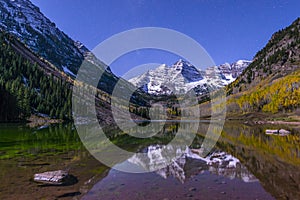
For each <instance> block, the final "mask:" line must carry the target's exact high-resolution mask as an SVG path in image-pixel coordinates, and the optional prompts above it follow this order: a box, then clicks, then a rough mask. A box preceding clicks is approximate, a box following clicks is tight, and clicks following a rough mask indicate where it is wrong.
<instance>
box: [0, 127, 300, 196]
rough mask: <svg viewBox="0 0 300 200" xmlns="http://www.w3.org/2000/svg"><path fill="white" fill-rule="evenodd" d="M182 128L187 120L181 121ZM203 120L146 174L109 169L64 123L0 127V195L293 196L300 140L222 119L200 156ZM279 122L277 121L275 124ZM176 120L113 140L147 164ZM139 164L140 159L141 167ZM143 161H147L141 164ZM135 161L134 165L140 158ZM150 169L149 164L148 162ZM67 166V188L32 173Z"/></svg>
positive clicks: (298, 179) (299, 176)
mask: <svg viewBox="0 0 300 200" xmlns="http://www.w3.org/2000/svg"><path fill="white" fill-rule="evenodd" d="M181 128H183V130H187V131H188V130H189V124H188V122H186V124H184V125H182V124H181ZM207 128H208V124H206V123H203V124H201V127H200V128H199V130H198V136H197V137H196V139H195V140H194V142H193V144H192V145H190V148H186V149H184V150H183V151H182V152H181V154H182V156H180V157H179V158H178V159H177V160H175V161H174V162H173V163H171V164H170V165H168V166H167V167H164V168H162V169H159V170H153V172H151V173H140V174H130V173H126V172H120V171H117V170H115V169H110V168H108V167H106V166H105V165H103V164H101V163H100V162H99V161H97V160H96V159H95V158H93V157H92V156H91V155H90V154H89V152H88V151H87V150H86V149H85V147H84V146H83V145H82V143H81V141H80V138H79V137H78V135H77V133H76V131H75V129H74V126H73V125H71V124H65V125H64V124H60V125H53V126H50V127H40V128H28V127H27V126H26V125H22V124H1V125H0V168H1V170H0V198H1V199H43V198H44V199H57V198H63V199H74V198H75V199H80V198H83V199H132V200H133V199H297V198H298V197H299V196H300V188H299V186H300V151H299V147H300V145H299V144H300V139H299V133H297V132H296V131H294V130H293V127H283V128H286V129H290V130H292V135H289V136H285V137H279V136H270V135H266V134H264V130H265V129H272V128H278V127H275V126H273V125H256V126H254V127H253V126H246V125H244V124H239V123H226V124H225V126H224V129H223V132H222V135H221V137H220V138H219V140H218V143H217V144H216V146H215V148H214V149H213V150H212V151H211V152H210V153H209V154H208V155H207V156H206V157H204V158H201V157H199V155H198V154H197V151H195V150H197V149H199V148H200V147H201V143H202V142H203V136H205V133H206V130H207ZM280 128H282V127H280ZM178 129H180V126H179V125H178V123H176V122H172V123H169V124H168V125H167V126H166V127H164V129H163V131H161V132H160V133H159V134H158V135H157V136H156V137H155V138H154V139H151V140H147V139H133V138H131V137H128V136H126V135H122V136H119V135H118V134H117V131H116V132H115V133H114V134H113V136H112V140H113V141H114V143H115V144H117V145H118V146H120V147H122V148H126V149H128V150H130V151H133V152H149V153H148V155H150V157H151V158H152V162H151V163H161V162H162V160H159V159H154V158H155V156H153V155H157V149H159V148H163V147H164V145H166V144H167V143H168V142H169V141H170V140H171V139H172V138H174V135H175V134H176V132H177V131H178ZM111 132H112V131H111ZM143 162H146V163H147V160H145V158H140V157H130V158H128V159H125V160H120V161H119V162H118V163H115V165H116V166H123V167H128V166H130V167H132V166H133V165H137V163H143ZM144 166H145V165H144ZM146 166H147V165H146ZM136 167H141V165H140V164H139V165H138V166H136ZM148 167H149V166H148ZM59 169H66V170H69V172H70V173H71V174H72V175H74V176H75V177H77V179H78V182H76V183H74V184H73V185H67V186H42V185H39V184H37V183H35V182H33V181H32V177H33V175H34V174H35V173H40V172H44V171H50V170H59Z"/></svg>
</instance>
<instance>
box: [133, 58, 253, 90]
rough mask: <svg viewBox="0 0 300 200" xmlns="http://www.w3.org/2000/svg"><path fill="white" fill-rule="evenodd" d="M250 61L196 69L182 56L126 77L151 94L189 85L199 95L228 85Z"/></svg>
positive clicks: (182, 88)
mask: <svg viewBox="0 0 300 200" xmlns="http://www.w3.org/2000/svg"><path fill="white" fill-rule="evenodd" d="M250 63H251V61H246V60H239V61H237V62H235V63H232V64H229V63H226V64H223V65H220V66H214V67H209V68H207V69H206V70H205V71H202V70H199V69H198V68H196V67H195V66H193V65H192V64H190V63H188V62H187V61H184V60H179V61H178V62H176V63H175V64H173V65H172V66H171V67H169V66H167V65H165V64H163V65H161V66H159V67H158V68H156V69H154V70H149V71H147V72H146V73H144V74H142V75H140V76H138V77H134V78H132V79H130V80H129V82H131V83H132V84H134V85H135V86H137V87H139V88H142V90H144V91H145V92H148V93H150V94H154V95H170V94H184V93H186V92H188V91H190V90H192V89H194V90H195V92H196V93H197V94H199V95H202V94H207V93H209V91H211V90H214V89H217V88H220V87H223V86H225V85H228V84H229V83H231V82H232V81H234V80H235V79H236V78H237V77H238V76H239V75H240V74H241V73H242V72H243V70H244V69H245V68H246V67H248V65H249V64H250Z"/></svg>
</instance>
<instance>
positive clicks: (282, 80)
mask: <svg viewBox="0 0 300 200" xmlns="http://www.w3.org/2000/svg"><path fill="white" fill-rule="evenodd" d="M299 83H300V18H298V19H297V20H295V21H294V22H293V23H292V24H291V25H290V26H288V27H286V28H285V29H282V30H280V31H278V32H276V33H275V34H273V36H272V37H271V39H270V40H269V42H268V43H267V45H266V46H265V47H264V48H263V49H262V50H260V51H259V52H258V53H257V54H256V55H255V57H254V59H253V62H252V63H251V64H250V65H249V66H248V67H247V68H246V69H245V71H244V72H243V73H242V74H241V76H240V77H238V78H237V80H236V81H234V82H233V83H231V84H230V85H228V86H227V92H228V94H230V95H232V96H231V98H230V99H229V102H228V108H229V109H228V111H229V112H244V113H245V112H254V111H263V112H272V113H277V112H281V111H285V112H290V111H294V110H295V109H297V108H298V107H299V106H300V103H299V101H298V100H299V99H300V84H299Z"/></svg>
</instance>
